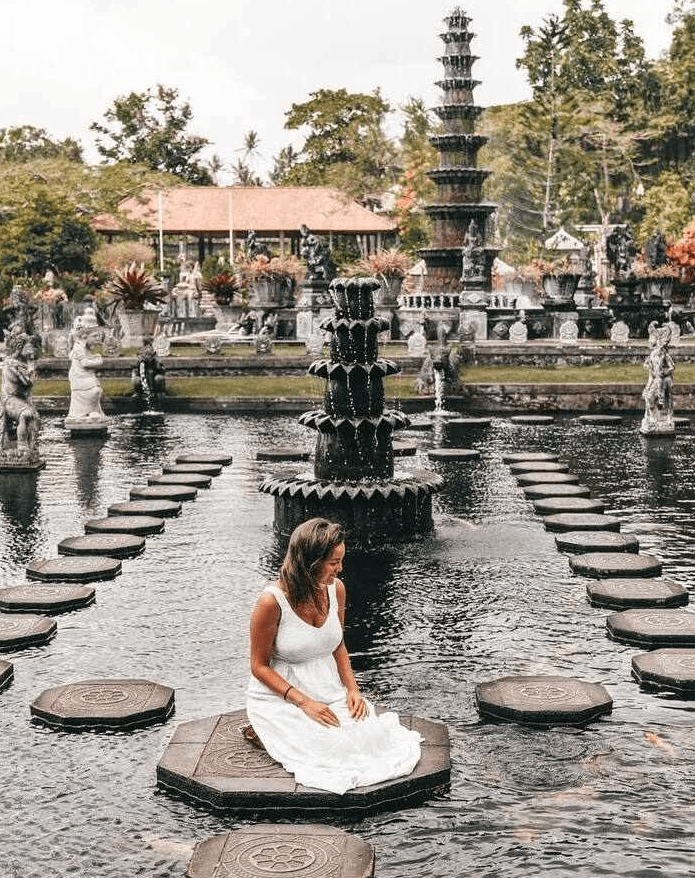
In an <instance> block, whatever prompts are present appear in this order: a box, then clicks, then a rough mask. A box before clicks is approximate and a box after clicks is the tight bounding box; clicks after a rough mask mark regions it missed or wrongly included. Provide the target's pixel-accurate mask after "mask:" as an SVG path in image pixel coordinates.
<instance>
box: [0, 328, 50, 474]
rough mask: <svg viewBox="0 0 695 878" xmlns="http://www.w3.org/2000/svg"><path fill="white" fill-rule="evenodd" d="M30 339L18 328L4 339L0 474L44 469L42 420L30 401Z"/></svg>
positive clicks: (0, 396)
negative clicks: (41, 435)
mask: <svg viewBox="0 0 695 878" xmlns="http://www.w3.org/2000/svg"><path fill="white" fill-rule="evenodd" d="M35 355H36V352H35V349H34V344H33V340H32V337H31V336H30V335H28V334H27V333H26V332H24V330H23V329H22V327H21V326H20V325H19V324H15V325H14V326H13V327H12V329H11V330H10V332H9V333H8V335H7V339H6V355H5V360H4V362H3V364H2V388H1V389H0V472H21V471H23V470H24V471H27V470H30V471H32V470H39V469H43V467H44V466H45V465H46V461H45V460H43V459H42V458H41V457H40V456H39V430H40V428H41V418H40V417H39V413H38V411H37V409H36V406H35V405H34V401H33V400H32V398H31V390H32V388H33V386H34V358H35Z"/></svg>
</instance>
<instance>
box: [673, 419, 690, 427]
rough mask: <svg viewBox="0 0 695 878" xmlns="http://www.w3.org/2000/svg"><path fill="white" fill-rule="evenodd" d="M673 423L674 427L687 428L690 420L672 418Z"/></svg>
mask: <svg viewBox="0 0 695 878" xmlns="http://www.w3.org/2000/svg"><path fill="white" fill-rule="evenodd" d="M673 423H674V424H675V425H676V427H689V426H690V418H682V417H674V419H673Z"/></svg>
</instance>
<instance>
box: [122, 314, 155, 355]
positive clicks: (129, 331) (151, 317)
mask: <svg viewBox="0 0 695 878" xmlns="http://www.w3.org/2000/svg"><path fill="white" fill-rule="evenodd" d="M118 316H119V318H120V320H121V323H122V325H123V335H124V338H123V341H124V343H125V345H126V346H128V347H136V348H139V347H142V344H143V338H144V337H145V336H147V335H149V336H152V335H153V334H154V328H155V326H156V325H157V318H158V317H159V311H155V310H153V309H142V310H138V311H127V310H125V309H123V310H120V311H119V313H118Z"/></svg>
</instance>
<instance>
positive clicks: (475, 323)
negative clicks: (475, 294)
mask: <svg viewBox="0 0 695 878" xmlns="http://www.w3.org/2000/svg"><path fill="white" fill-rule="evenodd" d="M460 310H461V316H460V317H459V335H460V336H461V338H463V337H464V335H465V330H466V327H470V328H471V329H472V330H473V331H474V333H475V336H474V340H475V341H486V339H487V305H486V304H483V303H481V304H477V305H474V304H470V305H466V304H464V305H461V309H460Z"/></svg>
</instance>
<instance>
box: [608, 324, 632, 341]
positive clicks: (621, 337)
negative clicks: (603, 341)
mask: <svg viewBox="0 0 695 878" xmlns="http://www.w3.org/2000/svg"><path fill="white" fill-rule="evenodd" d="M629 338H630V327H629V326H628V325H627V323H625V321H623V320H616V322H615V323H614V324H613V326H611V341H612V342H613V344H619V345H625V344H627V343H628V340H629Z"/></svg>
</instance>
